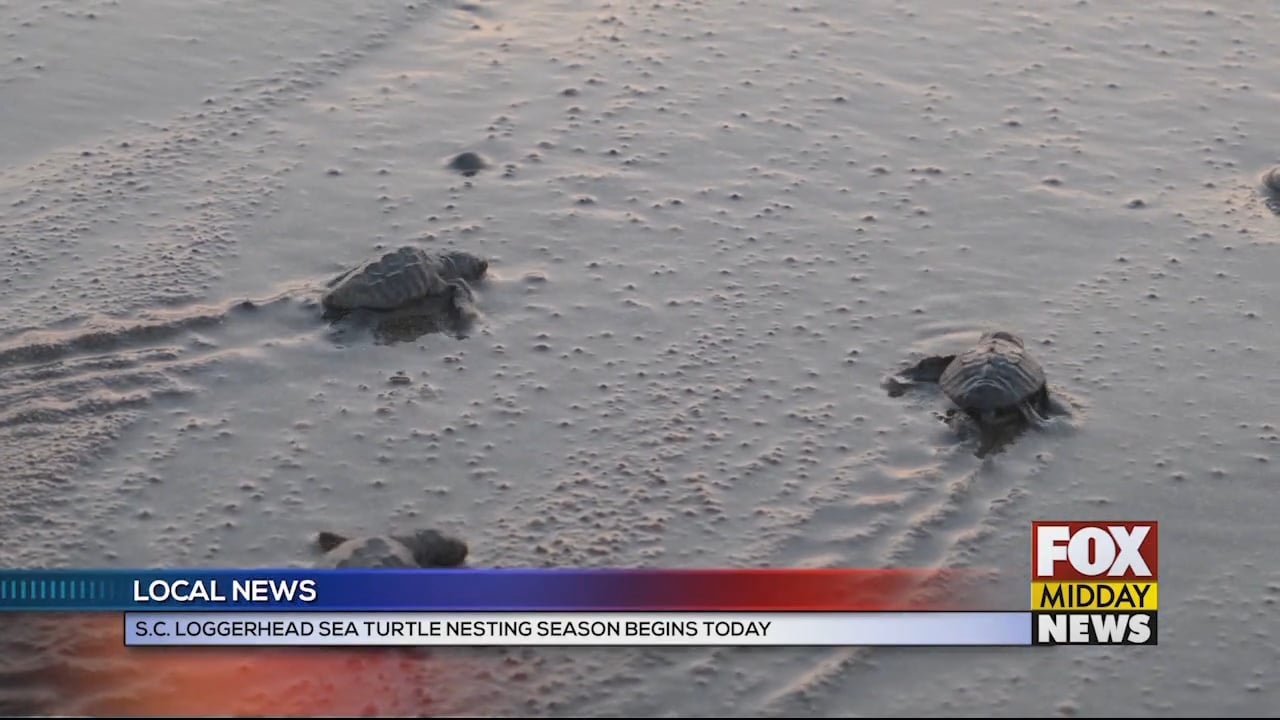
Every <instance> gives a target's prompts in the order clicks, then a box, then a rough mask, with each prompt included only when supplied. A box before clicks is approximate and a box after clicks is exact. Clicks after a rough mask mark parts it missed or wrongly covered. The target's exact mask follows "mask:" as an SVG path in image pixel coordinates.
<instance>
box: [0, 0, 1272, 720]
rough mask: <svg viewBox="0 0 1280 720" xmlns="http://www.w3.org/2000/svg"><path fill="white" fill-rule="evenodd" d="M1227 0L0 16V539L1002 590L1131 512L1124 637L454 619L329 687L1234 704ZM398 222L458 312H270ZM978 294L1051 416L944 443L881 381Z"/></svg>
mask: <svg viewBox="0 0 1280 720" xmlns="http://www.w3.org/2000/svg"><path fill="white" fill-rule="evenodd" d="M1267 9H1268V8H1267V7H1266V6H1264V5H1261V4H1239V5H1236V4H1227V3H1221V4H1212V3H1210V4H1204V3H1181V2H1161V3H1155V4H1152V3H1134V2H1116V3H1078V4H1070V5H1064V6H1061V7H1054V8H1051V9H1050V8H1038V7H1030V6H1021V5H1011V4H1006V3H985V2H963V3H945V4H944V3H924V2H878V1H877V2H868V3H858V4H857V8H856V9H855V8H854V7H852V6H851V4H848V3H843V2H837V1H836V0H827V1H823V2H806V3H781V2H779V3H719V2H716V3H712V2H672V3H665V2H662V3H587V4H582V3H574V2H567V1H563V0H548V1H546V2H526V3H490V2H480V3H451V2H442V3H437V4H429V3H416V2H415V3H405V2H380V1H377V0H375V1H374V2H368V3H361V4H359V6H358V7H357V6H350V5H349V4H344V3H336V2H328V1H325V2H309V3H301V2H283V3H271V4H266V5H264V4H262V3H256V2H255V3H250V2H241V3H213V2H206V1H204V0H197V1H194V2H187V3H183V4H181V6H180V7H179V5H176V4H173V3H170V2H157V1H155V0H152V1H151V2H141V3H127V4H126V3H120V4H117V3H114V2H105V1H104V2H89V3H75V2H70V1H69V0H68V1H64V2H56V1H55V2H44V3H36V2H25V1H21V0H19V1H16V2H15V1H11V2H0V28H3V31H2V32H3V33H4V38H5V42H4V44H3V45H2V46H0V48H2V49H0V53H2V54H0V93H2V94H3V97H4V98H5V101H4V102H3V103H0V126H2V127H4V128H5V129H4V131H3V132H0V242H2V243H3V249H4V251H5V253H6V255H7V257H8V262H7V263H5V264H4V265H3V266H0V307H3V308H4V310H5V312H3V313H0V476H3V477H4V479H5V482H4V483H3V484H2V485H0V537H2V538H3V543H2V544H0V553H2V555H0V558H2V559H3V563H4V564H5V565H7V566H18V565H40V566H116V567H129V566H179V565H186V566H191V565H221V566H264V565H266V566H280V565H294V564H306V563H309V562H311V561H312V560H313V559H314V550H313V549H312V546H311V544H310V543H311V540H312V538H313V537H314V534H315V533H316V532H317V531H318V530H322V529H335V530H338V531H343V532H355V531H370V532H381V531H383V530H385V529H387V528H406V527H413V526H419V525H429V526H435V527H440V528H442V529H445V530H448V531H451V532H455V533H457V534H459V535H462V536H464V537H466V538H467V540H468V541H469V542H470V544H471V549H472V550H471V557H470V562H472V563H473V564H477V565H493V566H543V565H614V566H704V567H705V566H757V565H770V566H859V565H883V564H902V565H936V564H948V565H970V564H973V565H986V566H996V567H1001V568H1006V569H1007V570H1008V573H1007V576H1006V577H1004V578H1003V579H1002V580H1001V581H1000V583H1001V587H1000V589H999V591H1000V592H1004V593H1006V594H1007V595H1006V596H1007V597H1008V598H1009V599H1010V600H1009V602H1010V605H1012V606H1014V607H1018V606H1021V605H1022V604H1023V603H1025V593H1026V590H1025V588H1026V580H1027V578H1026V576H1025V573H1026V569H1025V567H1024V565H1025V563H1024V562H1023V560H1024V558H1025V557H1026V543H1027V542H1028V540H1027V537H1028V532H1029V525H1030V522H1031V521H1032V520H1034V519H1041V518H1079V519H1089V518H1108V519H1112V518H1122V519H1123V518H1134V519H1156V520H1159V521H1160V522H1161V544H1162V552H1161V555H1162V559H1163V560H1164V562H1162V567H1161V571H1162V578H1161V579H1162V581H1163V586H1162V588H1161V591H1162V592H1161V595H1162V599H1163V600H1164V603H1163V604H1164V607H1162V608H1161V613H1160V635H1161V637H1160V645H1159V646H1158V647H1154V648H1147V649H1123V650H1115V649H1105V648H1094V649H1087V648H1082V649H1070V650H1067V649H1062V650H1057V651H1054V652H1047V653H1021V652H1010V651H996V650H981V651H980V650H949V651H921V650H918V649H913V650H830V649H826V650H815V649H753V650H734V649H720V650H712V651H709V650H703V649H657V648H655V649H630V650H628V649H611V650H585V649H542V650H536V651H534V650H512V651H509V652H502V651H489V650H479V649H476V650H465V649H460V650H456V651H452V652H451V653H450V654H446V656H447V657H449V658H451V659H450V660H449V664H448V667H449V668H451V673H452V675H456V677H453V676H451V677H450V679H449V681H448V687H449V688H451V689H454V690H456V691H457V692H456V697H455V696H454V695H450V696H449V698H447V699H441V698H439V697H437V698H436V699H435V704H432V705H430V707H422V706H415V705H414V703H415V702H420V701H422V698H421V697H419V696H418V695H415V694H413V693H405V694H402V695H396V694H395V693H392V692H390V691H385V688H384V691H383V692H379V693H376V695H377V696H378V697H376V698H371V699H370V701H369V703H370V707H372V708H373V710H374V711H378V712H401V713H412V712H419V711H424V710H426V711H430V712H444V713H451V712H452V713H458V712H462V713H467V714H494V715H516V714H520V713H531V714H533V715H535V716H564V715H569V714H573V713H584V714H587V715H608V716H612V715H620V714H622V713H638V714H641V715H707V714H725V713H730V712H738V713H745V714H748V715H780V714H783V713H799V714H803V715H815V716H824V717H825V716H843V717H848V716H850V715H854V716H856V715H876V714H880V715H883V714H891V715H904V716H905V715H907V714H910V713H922V714H923V713H928V714H935V715H936V714H953V715H954V714H961V715H985V716H1009V717H1012V716H1022V715H1025V714H1028V713H1035V714H1038V715H1043V714H1052V713H1058V714H1067V715H1072V714H1074V715H1100V714H1103V713H1118V714H1121V715H1130V716H1138V715H1144V716H1145V715H1157V714H1160V715H1182V714H1196V713H1210V712H1218V713H1222V714H1223V715H1240V714H1246V713H1262V714H1267V713H1270V712H1273V710H1272V709H1273V708H1274V707H1276V705H1277V699H1278V691H1277V686H1276V681H1275V677H1274V673H1273V672H1271V670H1272V668H1274V667H1275V664H1276V662H1277V655H1278V654H1280V651H1278V647H1277V645H1276V643H1275V641H1274V636H1275V634H1276V633H1277V631H1280V627H1277V621H1276V620H1275V619H1274V618H1273V613H1272V612H1271V610H1272V608H1273V607H1274V604H1275V602H1276V601H1277V594H1278V593H1280V568H1278V567H1277V565H1276V564H1275V563H1274V561H1268V560H1266V558H1267V557H1268V556H1269V554H1270V553H1269V550H1270V544H1271V543H1270V542H1269V541H1270V538H1271V535H1272V533H1271V532H1270V530H1271V527H1272V525H1273V519H1272V516H1273V513H1272V512H1271V511H1272V509H1273V506H1274V504H1275V500H1274V490H1275V478H1276V474H1275V470H1274V467H1273V465H1272V463H1271V455H1272V453H1273V450H1274V448H1275V447H1276V444H1277V442H1278V441H1280V435H1278V434H1277V431H1276V424H1277V423H1278V422H1280V417H1278V415H1280V412H1278V408H1277V403H1276V401H1275V396H1276V393H1275V392H1274V391H1275V390H1276V389H1277V385H1278V383H1277V380H1276V375H1275V371H1274V365H1275V364H1274V357H1275V356H1276V352H1277V351H1278V350H1280V335H1278V334H1277V333H1276V328H1275V324H1274V308H1275V307H1276V304H1275V301H1276V295H1277V289H1276V284H1275V283H1274V275H1275V272H1276V270H1277V269H1280V245H1278V244H1277V243H1276V238H1277V232H1278V231H1280V225H1277V223H1278V222H1280V218H1277V217H1275V216H1274V215H1273V214H1272V213H1271V212H1269V211H1268V209H1267V207H1266V206H1265V204H1264V202H1263V199H1262V197H1261V196H1260V194H1259V188H1258V179H1259V177H1260V175H1261V173H1262V172H1264V171H1265V170H1266V169H1268V168H1269V167H1271V166H1272V165H1273V164H1276V163H1280V152H1277V151H1276V149H1275V138H1277V137H1280V116H1278V115H1277V114H1276V113H1275V102H1276V99H1277V88H1276V84H1275V82H1274V80H1273V74H1272V73H1270V72H1269V71H1270V70H1271V65H1272V64H1273V63H1274V61H1273V60H1272V58H1273V57H1275V55H1276V50H1277V41H1276V40H1275V38H1276V37H1277V36H1280V33H1277V30H1278V29H1280V21H1277V20H1275V19H1273V18H1271V17H1269V15H1268V13H1267V12H1266V11H1267ZM463 151H474V152H478V153H480V154H481V155H482V156H484V157H485V158H486V159H487V160H488V161H489V163H490V166H489V167H488V168H487V169H485V170H483V171H481V172H480V173H477V174H476V175H474V176H471V177H465V176H463V175H460V174H458V173H457V172H454V171H453V170H451V169H450V168H449V167H447V163H448V162H449V160H450V158H452V157H453V156H455V155H456V154H457V153H459V152H463ZM404 242H417V243H421V244H422V245H423V246H424V247H427V248H429V249H445V248H457V249H464V250H467V251H469V252H474V253H476V254H481V255H484V256H486V257H489V258H490V259H491V261H492V262H491V275H490V278H489V279H488V280H487V281H486V282H484V283H481V284H479V285H478V286H477V287H476V290H477V298H478V305H479V309H480V311H481V313H482V315H483V316H482V318H481V320H480V322H479V323H478V325H477V327H476V329H475V331H474V332H473V333H472V334H471V335H470V336H469V337H466V338H464V339H455V338H453V337H449V336H446V335H442V334H426V335H422V336H421V337H418V338H416V339H414V340H412V341H409V342H399V343H393V344H387V343H384V342H378V341H377V338H375V337H374V336H373V335H372V334H371V333H370V332H368V328H364V327H361V326H360V325H359V324H353V325H341V324H339V325H329V324H327V323H325V322H323V321H321V320H320V318H319V313H318V312H317V311H316V308H315V306H314V301H315V297H316V293H317V292H318V290H317V288H318V287H319V286H320V285H321V284H322V283H323V282H324V281H325V280H327V279H328V278H330V277H332V276H333V275H335V274H337V273H339V272H341V271H343V270H345V269H346V268H347V267H349V266H350V265H352V264H354V263H357V262H360V261H361V260H363V259H365V258H367V257H368V256H369V255H370V254H373V253H376V252H378V251H379V249H381V248H386V247H390V246H393V245H396V244H400V243H404ZM244 299H255V300H260V301H263V302H262V303H261V304H260V305H259V307H258V308H257V310H255V311H246V310H243V309H240V308H239V307H238V304H239V303H240V301H242V300H244ZM993 326H999V327H1006V328H1010V329H1013V330H1016V331H1017V332H1020V333H1021V334H1023V335H1024V336H1025V337H1026V338H1027V340H1028V342H1029V343H1030V345H1031V347H1032V348H1033V350H1034V352H1036V354H1037V357H1038V358H1039V359H1040V361H1041V363H1042V364H1043V365H1044V366H1045V369H1046V371H1047V372H1048V374H1049V377H1050V380H1051V382H1052V383H1053V384H1054V386H1055V388H1056V389H1058V390H1059V391H1061V392H1062V393H1063V395H1064V397H1068V398H1070V399H1071V401H1072V402H1074V403H1075V406H1076V412H1075V415H1074V416H1073V417H1072V418H1071V420H1070V422H1065V423H1059V424H1057V425H1055V427H1053V428H1051V429H1050V430H1048V431H1045V432H1037V433H1030V434H1027V435H1025V436H1023V437H1021V438H1019V439H1018V440H1017V441H1016V442H1015V443H1014V444H1012V445H1011V446H1009V447H1008V448H1007V449H1006V450H1005V451H1004V452H1001V453H999V454H996V455H992V456H988V457H986V458H982V459H979V458H977V457H975V456H974V454H973V452H972V451H973V447H972V446H971V444H969V443H968V442H967V441H966V440H964V439H963V438H960V437H957V436H956V435H955V434H954V433H953V432H951V431H950V430H949V429H948V428H947V427H946V426H945V425H944V424H943V423H941V422H940V421H939V415H940V414H941V413H942V411H943V410H944V409H945V407H946V403H945V401H944V400H943V399H942V398H941V396H940V395H939V394H938V393H936V392H934V393H931V392H923V393H913V394H910V395H908V396H903V397H890V396H889V395H888V394H887V393H886V392H885V391H884V389H883V388H882V387H881V386H880V383H881V381H882V379H883V378H884V377H885V376H886V375H887V374H888V373H891V372H894V371H895V370H898V369H901V368H902V367H903V366H904V365H905V364H906V363H908V362H910V361H912V360H914V359H918V357H920V356H921V355H924V354H929V353H943V352H954V351H955V350H956V349H957V348H958V347H962V346H963V345H964V344H965V343H968V342H970V341H972V340H973V339H976V338H977V336H978V334H979V333H980V332H981V331H982V330H984V329H987V328H990V327H993ZM397 373H403V374H405V375H407V376H409V377H410V378H411V380H412V382H411V383H408V384H404V383H402V382H396V383H392V382H391V381H390V380H389V378H390V377H391V376H393V375H395V374H397ZM85 636H86V637H89V636H93V634H92V633H90V632H88V631H86V633H85ZM27 641H30V642H36V644H39V640H38V639H37V640H30V638H28V639H27ZM13 642H15V643H18V646H17V648H16V649H15V650H11V651H10V652H9V657H10V658H20V660H11V661H10V662H13V663H14V667H12V668H9V669H7V670H3V669H0V670H3V672H0V684H3V685H4V686H5V687H9V688H13V687H15V686H23V687H26V686H28V685H29V684H30V683H31V678H32V677H38V678H43V680H42V681H43V682H48V683H52V684H54V685H57V686H58V688H60V689H61V692H49V693H45V694H43V695H39V697H41V698H43V699H41V700H29V705H31V706H38V707H40V708H41V709H44V710H46V711H57V712H72V713H75V712H84V711H86V709H88V710H92V711H96V710H97V709H100V708H102V707H104V706H103V705H100V704H94V703H95V701H94V700H91V697H94V696H93V693H92V692H90V690H89V688H93V687H98V685H100V684H101V682H102V681H103V678H104V677H107V678H110V682H109V683H108V684H109V685H112V686H113V687H115V688H116V690H115V692H118V693H119V694H120V695H121V696H123V697H124V698H125V700H123V701H121V702H124V703H125V704H124V705H118V704H117V705H110V706H109V708H110V710H109V711H111V712H130V708H132V709H134V710H138V709H145V710H146V711H158V710H160V709H162V708H160V707H159V703H158V702H156V698H157V697H159V695H157V692H158V691H151V690H144V689H142V686H141V685H139V686H137V687H132V686H130V685H129V684H128V683H130V682H138V683H141V682H142V680H139V679H138V678H139V677H141V675H140V674H139V673H138V671H137V668H136V663H139V662H146V661H145V660H140V659H138V657H137V656H136V655H134V656H129V657H125V656H124V655H123V654H121V653H119V652H118V651H117V652H116V653H106V654H105V655H104V656H103V657H104V658H106V659H105V660H102V659H99V660H85V659H84V656H83V654H78V653H77V652H76V651H74V650H71V649H68V648H74V647H76V645H75V644H74V643H71V644H61V643H56V644H51V646H50V647H46V648H44V649H43V650H40V651H33V650H31V649H30V647H29V646H24V645H21V643H20V642H19V641H17V640H15V641H13ZM95 647H99V646H95ZM441 656H442V655H441V654H440V653H435V654H433V657H434V658H440V657H441ZM32 657H35V658H37V659H36V660H32V659H31V658H32ZM41 659H44V660H47V661H48V662H49V663H50V668H56V672H54V671H52V670H50V671H49V672H44V669H43V668H42V667H41V666H40V662H41V661H42V660H41ZM264 662H265V661H264ZM388 662H390V661H388ZM396 662H399V661H398V660H397V661H396ZM86 663H87V664H86ZM95 663H96V664H95ZM103 663H105V665H104V664H103ZM175 667H176V666H175ZM397 667H400V666H399V665H397ZM104 668H105V669H104ZM459 669H461V670H459ZM175 672H178V671H175ZM370 672H374V671H370ZM104 673H105V675H104ZM377 673H382V671H381V670H378V671H377ZM285 674H287V673H263V674H261V677H262V678H266V681H271V680H272V679H273V678H275V679H277V680H279V681H280V682H284V680H282V679H280V678H282V677H283V675H285ZM393 676H394V673H393ZM188 677H189V676H188ZM378 677H380V678H384V679H385V678H386V677H387V676H386V675H385V673H383V674H379V675H378ZM188 681H189V680H188ZM266 681H264V682H266ZM174 682H175V683H179V682H182V681H179V680H176V679H175V680H174ZM385 682H390V683H392V684H394V682H395V681H394V677H393V680H388V681H385ZM406 682H408V681H406ZM268 684H269V683H268ZM366 686H367V685H366ZM27 689H29V688H27ZM15 692H16V691H15ZM161 694H163V693H161ZM322 695H323V696H324V697H332V695H325V694H323V693H318V694H313V695H312V697H314V698H320V697H321V696H322ZM186 696H187V697H190V696H191V694H187V695H186ZM22 697H23V698H29V697H31V696H30V695H22ZM130 697H132V698H134V700H133V702H134V703H135V704H133V705H129V704H128V702H129V701H128V698H130ZM179 699H180V698H179ZM348 700H349V698H348ZM11 702H13V703H15V704H13V705H10V706H9V707H18V708H23V707H27V706H24V705H22V703H21V702H19V701H18V700H15V699H12V698H11ZM24 702H28V701H24ZM175 702H176V701H175ZM228 702H230V700H228ZM316 702H320V700H319V699H317V700H316ZM379 703H381V704H379ZM168 707H169V708H170V709H172V708H173V707H177V706H168ZM236 707H245V706H244V705H237V706H236ZM359 707H360V708H365V709H368V708H366V706H365V705H364V704H362V705H360V706H359ZM173 711H175V712H181V711H182V710H181V708H179V709H177V710H173ZM200 711H201V710H196V712H200ZM344 711H347V706H345V705H342V706H339V705H338V704H336V701H335V704H332V705H326V706H323V707H319V708H316V709H315V710H314V712H326V713H330V712H344ZM354 711H361V710H359V709H357V710H354Z"/></svg>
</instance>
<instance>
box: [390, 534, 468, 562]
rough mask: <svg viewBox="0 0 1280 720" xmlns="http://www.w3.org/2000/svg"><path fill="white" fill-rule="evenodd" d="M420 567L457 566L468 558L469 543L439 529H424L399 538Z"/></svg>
mask: <svg viewBox="0 0 1280 720" xmlns="http://www.w3.org/2000/svg"><path fill="white" fill-rule="evenodd" d="M398 539H399V540H400V541H401V542H403V543H404V545H405V547H407V548H409V552H411V553H413V559H414V560H415V561H416V562H417V563H418V565H419V566H420V567H456V566H458V565H461V564H462V563H463V562H465V561H466V559H467V553H468V549H467V544H466V543H465V542H463V541H462V540H461V539H460V538H456V537H454V536H452V535H447V534H445V533H442V532H440V531H439V530H432V529H424V530H419V531H417V532H415V533H414V534H412V535H409V536H406V537H402V538H398Z"/></svg>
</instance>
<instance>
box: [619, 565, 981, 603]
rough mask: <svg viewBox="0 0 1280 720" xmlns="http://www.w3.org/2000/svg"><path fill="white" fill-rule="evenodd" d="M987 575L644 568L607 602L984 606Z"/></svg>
mask: <svg viewBox="0 0 1280 720" xmlns="http://www.w3.org/2000/svg"><path fill="white" fill-rule="evenodd" d="M985 577H986V576H985V574H984V573H982V572H981V571H976V570H967V569H966V570H955V569H914V568H913V569H862V568H803V569H791V568H788V569H724V570H658V571H653V572H652V573H649V572H647V571H643V570H637V571H629V572H628V573H627V574H626V577H625V578H621V579H620V580H621V581H620V582H619V583H618V585H617V586H616V588H615V589H614V591H613V592H614V593H616V594H617V596H618V597H617V598H609V599H608V603H607V604H608V605H610V606H613V607H616V606H617V605H628V606H631V607H632V608H633V609H635V610H640V611H654V612H662V611H672V612H675V611H692V612H714V611H721V612H875V611H880V612H894V611H914V610H934V611H943V610H969V609H983V602H982V597H981V596H982V595H983V593H981V592H980V590H981V587H982V584H983V582H984V579H985Z"/></svg>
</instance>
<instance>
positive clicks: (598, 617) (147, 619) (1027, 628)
mask: <svg viewBox="0 0 1280 720" xmlns="http://www.w3.org/2000/svg"><path fill="white" fill-rule="evenodd" d="M641 622H644V623H655V622H658V623H662V622H667V623H673V622H674V623H680V624H683V625H684V626H685V627H690V626H689V625H688V624H689V623H692V627H694V628H696V630H697V631H696V632H694V633H687V632H686V633H681V634H675V633H663V634H658V633H656V632H653V631H648V632H645V633H643V634H639V633H638V632H637V631H636V630H635V626H634V625H631V626H629V625H628V623H641ZM490 623H492V624H490ZM579 623H586V625H585V626H584V625H580V624H579ZM610 623H614V624H613V625H610ZM704 623H711V624H712V625H713V626H716V625H717V624H718V623H737V624H738V627H739V628H743V627H754V628H755V632H739V633H734V632H732V631H730V632H725V633H718V632H714V631H712V628H711V627H708V626H707V625H705V624H704ZM464 624H465V625H464ZM575 627H577V628H581V627H589V628H591V630H590V631H584V630H576V631H575V630H572V628H575ZM650 627H652V626H650ZM720 627H725V628H732V625H726V626H720ZM484 628H487V629H484ZM124 634H125V645H127V646H170V647H173V646H214V645H218V646H236V647H248V646H257V647H262V646H287V647H302V646H334V647H336V646H364V647H368V646H419V647H421V646H534V645H544V646H584V645H594V646H637V645H661V646H841V647H851V646H852V647H857V646H896V647H908V646H909V647H959V646H965V647H1021V646H1030V645H1031V613H1030V612H901V613H878V612H866V613H806V612H787V613H750V612H746V613H714V612H708V613H621V612H595V613H554V612H551V613H371V612H365V613H310V612H308V613H286V612H276V613H263V612H221V613H218V612H207V613H174V612H163V613H126V614H125V628H124Z"/></svg>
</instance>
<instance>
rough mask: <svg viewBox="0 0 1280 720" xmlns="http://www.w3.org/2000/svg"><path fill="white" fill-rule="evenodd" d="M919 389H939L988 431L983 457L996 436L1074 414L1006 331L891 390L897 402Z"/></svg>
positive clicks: (930, 363) (913, 371) (918, 369)
mask: <svg viewBox="0 0 1280 720" xmlns="http://www.w3.org/2000/svg"><path fill="white" fill-rule="evenodd" d="M918 383H937V384H938V385H939V386H940V387H941V388H942V391H943V392H944V393H945V394H946V395H947V397H948V398H950V399H951V401H952V402H953V403H955V405H956V407H957V408H958V409H959V410H961V411H963V412H964V414H965V415H966V416H967V417H968V418H970V419H971V420H972V421H973V422H974V423H975V424H976V425H977V426H978V428H979V429H980V430H982V431H984V435H985V436H986V441H985V442H984V446H983V450H982V452H985V451H986V450H989V449H991V446H992V445H993V444H995V443H996V442H997V441H996V439H995V436H994V435H995V434H1003V433H1005V432H1006V431H1014V432H1016V431H1018V430H1021V429H1022V428H1024V427H1036V428H1042V427H1044V426H1045V424H1046V423H1047V422H1048V419H1049V417H1051V416H1053V415H1059V414H1068V413H1069V411H1068V410H1067V408H1066V407H1065V405H1063V404H1062V403H1061V402H1058V401H1057V400H1056V399H1055V398H1053V397H1052V394H1051V393H1050V392H1049V385H1048V381H1047V378H1046V377H1045V372H1044V368H1043V367H1041V365H1040V363H1039V362H1038V361H1037V360H1036V359H1035V358H1034V357H1032V356H1031V354H1030V353H1029V352H1027V348H1026V343H1025V342H1023V340H1022V338H1021V337H1020V336H1018V335H1017V334H1015V333H1012V332H1009V331H1006V330H994V331H989V332H985V333H983V334H982V336H981V337H980V338H979V339H978V342H977V343H976V344H974V345H973V346H972V347H970V348H968V349H966V350H964V351H962V352H960V353H958V354H956V355H935V356H931V357H927V358H924V359H923V360H921V361H919V362H918V363H916V364H915V365H913V366H912V367H910V368H908V369H907V370H905V371H903V372H902V373H900V374H899V376H898V377H896V378H891V379H890V380H889V381H888V382H887V383H886V384H887V386H888V388H889V393H890V395H894V396H897V395H901V394H902V393H903V392H905V391H906V389H907V388H909V387H910V386H911V385H913V384H918Z"/></svg>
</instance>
